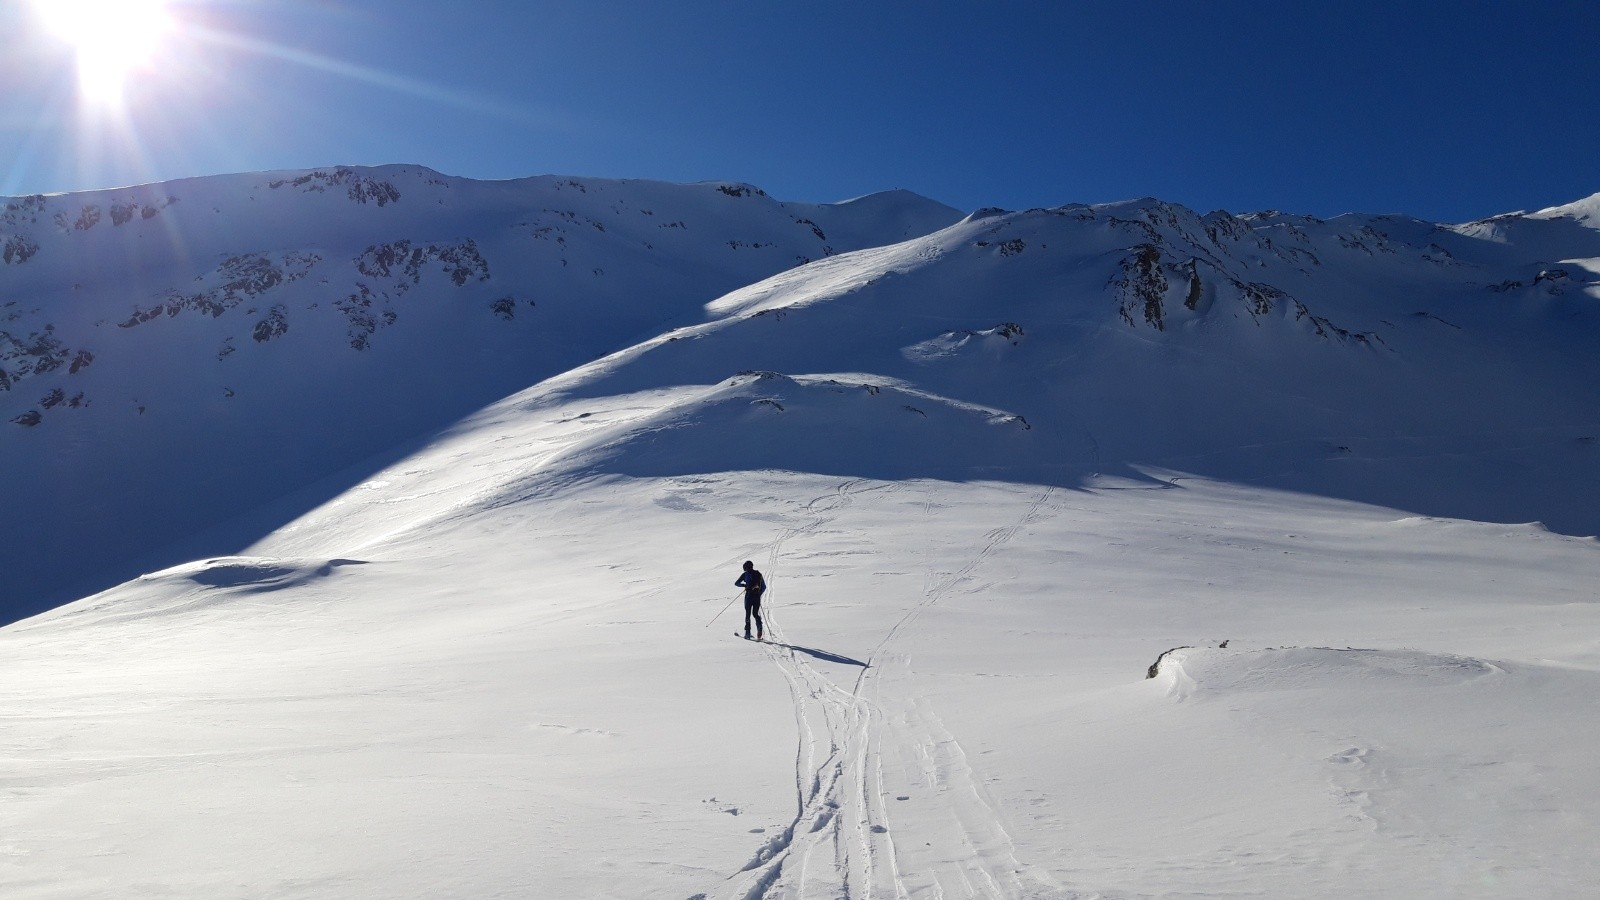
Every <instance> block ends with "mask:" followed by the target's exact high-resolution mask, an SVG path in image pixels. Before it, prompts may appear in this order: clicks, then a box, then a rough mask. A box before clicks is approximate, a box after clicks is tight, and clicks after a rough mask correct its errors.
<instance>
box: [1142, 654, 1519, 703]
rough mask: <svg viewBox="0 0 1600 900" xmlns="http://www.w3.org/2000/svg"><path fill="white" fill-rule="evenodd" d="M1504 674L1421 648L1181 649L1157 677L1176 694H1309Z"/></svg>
mask: <svg viewBox="0 0 1600 900" xmlns="http://www.w3.org/2000/svg"><path fill="white" fill-rule="evenodd" d="M1501 671H1502V670H1501V669H1500V668H1499V667H1497V666H1495V665H1492V664H1490V663H1487V662H1484V661H1482V660H1478V659H1471V658H1468V657H1462V656H1454V655H1450V654H1436V653H1424V652H1421V651H1416V650H1360V649H1353V648H1352V649H1344V650H1338V649H1333V648H1325V647H1285V648H1278V649H1267V650H1202V649H1193V648H1187V649H1181V650H1175V651H1173V652H1171V653H1170V654H1168V655H1167V656H1166V658H1165V659H1164V660H1163V661H1162V663H1161V664H1160V665H1159V670H1158V672H1157V677H1166V678H1168V679H1170V681H1171V685H1172V690H1173V693H1174V695H1175V696H1179V697H1189V696H1195V695H1202V694H1240V693H1268V692H1282V691H1307V690H1329V689H1333V690H1345V689H1352V688H1359V689H1360V690H1362V691H1374V690H1378V691H1392V690H1415V689H1419V688H1435V687H1449V686H1454V685H1459V684H1463V683H1465V682H1469V681H1474V680H1476V679H1479V678H1483V677H1485V676H1488V675H1493V674H1496V673H1499V672H1501Z"/></svg>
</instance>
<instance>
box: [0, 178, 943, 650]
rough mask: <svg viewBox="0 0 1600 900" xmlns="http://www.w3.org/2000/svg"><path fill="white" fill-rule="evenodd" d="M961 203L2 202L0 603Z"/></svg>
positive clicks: (239, 188) (501, 193) (261, 498)
mask: <svg viewBox="0 0 1600 900" xmlns="http://www.w3.org/2000/svg"><path fill="white" fill-rule="evenodd" d="M958 218H960V214H959V213H957V212H956V211H955V210H952V209H949V208H947V207H944V206H941V205H939V204H937V203H934V202H932V201H928V200H924V199H922V198H920V197H917V196H915V195H912V194H909V193H905V192H889V193H884V194H877V195H873V196H870V197H864V198H861V199H858V200H854V201H849V202H845V203H839V204H832V205H824V206H817V205H806V204H793V203H789V204H785V203H779V202H777V201H775V200H773V199H772V198H770V197H768V196H767V195H766V194H765V193H763V192H762V191H760V190H759V189H757V188H754V187H750V186H748V185H740V184H701V185H671V184H661V183H649V182H638V181H633V182H628V181H605V180H600V179H576V178H555V177H548V178H532V179H527V180H523V181H512V182H476V181H471V180H467V179H460V178H448V177H445V176H443V175H439V174H438V173H435V172H432V171H429V170H427V169H421V168H417V167H404V166H391V167H384V168H378V169H350V168H338V169H330V170H321V171H312V172H279V173H264V174H258V175H239V176H230V177H219V178H202V179H194V180H190V181H181V182H175V183H171V184H160V185H151V186H147V187H140V188H131V189H127V190H120V191H104V192H96V193H89V194H74V195H66V196H54V197H25V198H18V199H13V200H9V201H5V202H4V203H3V213H0V245H3V246H4V248H5V249H4V256H3V259H4V262H5V265H3V266H0V291H3V294H0V404H3V407H0V424H4V425H5V430H6V432H7V434H6V439H5V441H4V442H3V444H0V470H3V471H4V472H5V473H7V474H6V475H5V476H0V477H4V479H5V481H4V489H5V491H6V496H7V497H8V498H9V499H10V503H9V504H8V505H9V506H10V507H11V509H12V515H13V517H14V518H13V521H16V522H17V525H18V527H19V529H21V530H22V533H23V534H25V535H26V537H25V538H24V539H22V540H18V541H12V542H9V545H8V547H7V549H6V551H5V556H4V558H3V559H0V568H3V569H4V571H6V572H7V573H9V580H10V587H9V588H8V591H7V597H6V599H5V601H4V602H0V615H4V614H9V615H4V618H5V619H10V618H14V617H15V615H16V614H18V613H31V612H37V611H39V610H41V609H44V608H46V607H48V606H49V605H53V604H54V603H57V602H63V601H65V600H69V599H72V598H74V597H76V596H80V595H81V594H83V593H87V592H89V591H91V590H94V589H99V588H102V587H105V586H108V585H110V584H114V583H116V582H119V581H122V580H124V579H126V578H128V577H132V576H133V575H136V574H138V573H139V572H140V571H145V570H146V569H147V568H149V567H152V566H154V567H160V566H162V565H166V564H170V563H172V562H176V561H178V560H179V559H180V558H182V555H183V554H182V551H170V552H167V553H166V555H164V556H161V555H158V556H155V557H152V556H150V554H151V553H158V554H159V553H160V552H161V550H162V548H163V547H165V546H166V545H169V544H171V543H172V542H174V541H177V540H179V539H181V538H184V537H186V536H188V535H190V534H193V533H195V532H197V531H199V530H201V529H203V528H204V527H206V526H209V525H214V524H216V523H217V522H219V521H222V520H225V519H227V518H230V517H232V516H235V515H238V514H240V513H243V512H247V511H250V510H252V509H255V508H257V507H259V506H261V505H263V504H265V503H268V502H270V501H272V500H274V499H276V498H279V497H282V496H284V495H285V494H289V493H292V492H293V491H295V490H297V489H300V488H303V487H305V486H307V485H310V484H313V483H315V482H317V481H318V480H319V479H321V478H324V477H327V476H329V475H331V474H332V473H334V472H338V471H340V470H342V469H345V468H346V467H349V466H352V465H358V464H360V463H362V461H363V460H367V459H368V458H370V457H373V456H374V455H378V454H383V453H384V452H386V451H389V450H390V449H391V448H393V447H394V446H396V445H397V444H398V443H400V442H401V441H402V440H404V439H407V438H410V437H413V436H416V435H419V434H424V433H427V432H430V431H432V430H434V429H437V428H441V427H444V426H446V425H448V424H449V423H450V422H452V421H454V420H455V419H456V418H459V417H460V416H463V415H466V414H467V413H470V412H472V411H474V410H476V409H478V408H480V407H482V406H483V405H484V404H486V403H489V402H491V401H493V400H496V399H499V398H501V397H504V396H506V395H507V394H510V393H512V392H513V391H516V390H519V389H521V388H524V387H526V386H528V385H530V384H533V383H535V382H537V381H539V380H541V379H543V378H546V377H549V376H552V375H556V374H559V373H561V372H563V371H565V370H567V369H570V368H572V367H573V366H576V365H580V364H582V363H585V362H588V361H589V360H592V359H594V358H595V357H597V356H600V355H603V354H605V353H609V352H611V351H613V350H617V349H620V348H622V347H625V346H627V345H629V344H631V343H633V342H634V341H636V340H639V339H642V338H646V337H650V336H653V335H655V334H657V333H659V332H660V331H662V330H663V329H665V328H667V327H670V325H671V324H672V323H674V322H682V321H693V322H698V321H699V320H700V318H701V316H700V310H701V307H703V306H704V305H705V304H706V303H707V302H709V301H711V300H713V299H715V298H716V297H718V296H720V295H721V294H723V293H725V292H727V291H730V290H734V289H736V288H738V287H742V286H744V285H746V284H749V283H751V282H753V281H758V280H760V279H762V278H765V277H767V276H769V275H772V274H774V273H777V272H780V271H783V270H785V269H790V268H793V267H795V266H797V265H800V264H802V263H805V262H808V261H810V260H812V259H821V258H824V257H827V256H830V255H832V254H835V253H840V252H844V251H848V250H855V249H860V248H863V247H869V246H877V245H881V244H885V243H890V242H896V241H900V240H904V239H905V238H907V237H912V236H916V235H921V234H924V233H926V232H928V231H931V230H934V229H937V228H940V227H943V226H945V225H948V224H950V223H951V222H954V221H955V220H956V219H958ZM345 486H347V485H345ZM334 489H338V488H337V487H335V488H331V489H330V490H334ZM174 553H176V554H177V555H173V554H174Z"/></svg>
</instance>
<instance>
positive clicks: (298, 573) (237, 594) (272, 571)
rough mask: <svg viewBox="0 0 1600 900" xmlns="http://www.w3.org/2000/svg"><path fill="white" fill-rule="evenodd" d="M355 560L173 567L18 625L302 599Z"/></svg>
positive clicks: (223, 561)
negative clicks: (277, 597)
mask: <svg viewBox="0 0 1600 900" xmlns="http://www.w3.org/2000/svg"><path fill="white" fill-rule="evenodd" d="M365 564H366V563H365V562H364V561H363V560H356V559H303V558H275V557H249V556H228V557H219V558H216V559H206V560H200V561H197V562H192V563H185V564H184V565H180V566H174V567H172V568H170V569H164V570H162V571H160V572H152V573H150V574H148V575H143V576H140V577H139V578H137V579H135V580H133V581H130V582H128V583H126V584H123V585H119V586H118V587H115V588H112V589H110V590H108V591H103V592H101V593H99V594H96V595H95V596H93V597H89V598H87V599H85V600H83V601H81V602H78V603H74V604H71V605H68V606H64V607H61V608H59V609H57V610H54V611H52V612H49V613H46V614H44V615H42V616H39V617H37V618H35V619H32V620H30V621H29V623H27V624H25V625H23V626H21V627H27V626H28V625H31V624H35V623H44V622H67V621H71V622H73V623H74V624H79V625H85V624H91V623H92V624H108V623H112V622H127V621H131V620H136V619H150V618H157V617H167V616H178V615H193V614H197V613H201V612H203V611H204V610H206V609H207V608H210V607H227V606H229V605H231V602H232V601H237V600H244V599H247V598H255V599H256V600H258V601H259V599H260V597H259V595H263V594H278V593H282V594H283V596H285V597H287V598H293V599H296V600H299V599H303V598H304V595H300V594H295V593H294V592H293V589H295V588H302V587H306V586H308V585H310V584H312V583H314V582H318V581H322V580H325V579H329V578H332V577H335V576H336V574H337V573H338V571H339V570H340V569H342V568H345V567H347V566H359V565H365Z"/></svg>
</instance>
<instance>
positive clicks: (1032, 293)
mask: <svg viewBox="0 0 1600 900" xmlns="http://www.w3.org/2000/svg"><path fill="white" fill-rule="evenodd" d="M291 183H292V180H291ZM711 190H715V189H714V188H712V189H711ZM718 197H721V198H724V199H728V200H730V201H731V200H752V199H760V198H759V197H752V196H749V195H744V196H739V197H734V196H731V195H729V194H727V193H723V192H720V191H718V192H717V197H711V198H710V199H712V200H717V199H718ZM718 202H720V200H718ZM888 202H891V203H894V204H904V203H907V202H909V201H908V200H907V199H906V198H890V199H889V201H888ZM1583 208H1585V207H1583V204H1581V203H1580V204H1575V205H1574V206H1573V207H1572V208H1570V209H1569V208H1558V209H1556V210H1546V211H1542V212H1540V213H1535V214H1531V215H1515V216H1507V217H1497V218H1496V219H1491V220H1485V221H1484V222H1480V223H1472V224H1469V225H1464V226H1448V227H1446V226H1436V225H1430V224H1427V223H1420V222H1415V221H1412V220H1402V219H1394V218H1386V217H1362V216H1350V217H1342V218H1340V219H1335V220H1331V221H1327V222H1322V221H1316V220H1310V219H1305V218H1302V217H1293V216H1285V215H1281V214H1275V213H1270V214H1258V215H1253V216H1247V217H1232V216H1227V215H1226V214H1211V215H1208V216H1197V215H1195V214H1194V213H1192V212H1189V211H1187V210H1183V209H1182V208H1180V207H1174V206H1170V205H1168V204H1162V203H1159V202H1157V201H1138V202H1131V203H1127V204H1117V205H1111V206H1102V207H1082V206H1072V207H1063V208H1061V209H1057V210H1040V211H1032V212H1026V213H1015V214H1002V213H998V212H983V213H979V214H975V215H974V216H972V217H969V219H967V220H966V221H963V222H960V223H957V224H955V225H953V226H951V227H949V228H945V229H943V230H931V229H930V232H929V233H926V234H923V235H921V236H916V237H913V238H912V239H911V240H909V241H907V242H902V243H890V244H885V245H882V246H873V247H867V246H864V247H863V249H862V250H861V251H859V252H856V253H849V254H840V255H835V256H829V257H826V258H822V257H819V258H817V259H816V260H815V261H813V262H811V263H810V264H808V265H804V266H801V267H799V268H793V269H790V270H787V271H783V272H780V273H778V274H775V275H773V276H772V277H770V278H767V279H766V280H763V281H759V282H755V283H752V284H748V285H747V286H743V287H738V288H737V289H734V290H732V292H731V293H727V294H726V295H724V296H722V297H721V298H720V299H716V300H714V301H713V302H710V303H709V304H708V305H706V306H705V307H704V309H703V310H700V311H699V312H698V313H697V314H691V313H690V312H688V311H685V312H682V313H680V315H679V318H678V319H677V320H676V321H675V322H673V323H671V324H670V326H669V327H667V328H665V329H664V330H661V331H659V333H653V334H649V335H647V336H645V337H643V338H642V339H640V340H637V341H633V340H628V339H623V338H620V337H617V335H620V334H621V330H620V329H621V326H619V330H617V331H615V332H613V331H611V330H609V329H603V324H604V323H603V319H604V317H603V316H602V317H598V318H596V319H594V320H593V321H592V323H591V327H593V328H596V329H602V330H604V336H607V337H605V339H602V336H596V337H595V339H594V342H593V344H592V345H589V346H590V349H591V350H593V351H594V352H593V355H592V356H591V357H590V358H588V359H586V360H581V361H579V364H576V365H575V366H571V367H567V368H566V369H565V370H562V371H559V373H557V372H552V373H550V377H547V378H545V379H544V380H542V381H539V383H537V384H533V385H532V386H531V387H529V388H527V389H526V390H524V391H521V392H519V393H516V394H514V395H511V396H508V397H506V398H505V399H504V400H502V401H500V402H498V403H493V404H489V405H487V406H485V407H484V408H482V409H481V410H480V411H478V412H476V413H474V414H472V415H468V416H465V417H463V418H461V419H460V420H459V421H457V422H456V423H455V424H454V425H452V426H451V427H449V428H447V429H444V430H442V431H439V432H437V433H435V434H433V435H431V436H429V437H426V438H422V439H418V440H415V441H413V442H411V443H408V444H403V445H399V446H396V447H394V448H393V449H390V450H389V452H388V453H387V454H386V456H385V457H382V458H378V459H374V460H370V461H368V462H365V463H362V464H359V465H356V466H354V467H352V468H350V469H347V470H344V471H342V472H336V473H333V474H331V475H329V476H328V477H327V478H326V479H325V480H324V481H322V482H320V483H316V484H313V485H311V486H309V487H308V488H306V489H305V490H304V491H303V492H302V493H299V494H294V495H288V496H283V497H279V498H278V499H277V501H276V504H275V505H272V506H268V507H265V508H263V509H261V510H260V511H258V512H256V513H253V514H248V515H244V516H242V517H240V518H239V519H237V520H235V521H234V522H232V523H231V524H228V525H226V526H224V527H222V528H220V529H218V530H217V531H214V532H213V533H212V535H211V537H209V538H207V540H208V541H210V542H211V543H212V544H213V545H216V544H224V545H226V544H227V543H228V541H230V540H231V541H232V542H233V543H232V544H231V545H230V546H229V547H228V549H229V552H230V553H232V554H233V555H230V556H224V557H215V558H197V559H195V560H194V561H192V562H186V563H184V564H182V565H178V566H176V567H174V568H168V569H165V570H163V571H159V572H155V573H152V574H149V575H145V576H144V577H142V578H138V579H136V580H133V581H130V582H128V583H126V584H123V585H120V586H118V587H115V588H112V589H110V590H108V591H105V592H103V593H100V594H97V595H95V596H93V597H89V598H86V599H84V600H81V601H79V602H77V603H72V604H69V605H67V606H64V607H62V608H60V609H57V610H55V611H53V612H50V613H47V614H45V615H42V616H38V617H35V618H32V619H29V620H26V621H24V622H21V623H18V624H15V625H12V626H10V627H8V628H6V629H4V630H0V716H4V719H5V721H6V723H7V728H6V731H5V737H4V741H5V743H4V745H3V746H4V754H5V755H4V758H5V760H6V764H7V765H6V773H5V776H4V781H0V787H3V788H4V789H5V790H6V791H7V792H8V797H7V802H6V803H5V804H4V805H3V806H0V835H3V836H4V837H0V889H3V890H4V893H5V894H6V895H7V896H20V897H69V896H70V897H77V896H85V895H89V896H95V895H99V896H128V895H130V894H139V893H145V894H151V895H159V896H194V897H217V896H241V897H242V896H250V897H303V896H317V897H333V896H338V897H352V896H370V897H425V896H426V897H435V896H624V897H694V896H705V897H708V898H713V897H714V898H732V897H837V896H849V897H936V896H946V897H968V896H972V897H1073V896H1082V897H1095V896H1104V897H1131V896H1152V895H1162V896H1218V895H1221V896H1269V897H1285V896H1289V897H1294V896H1303V897H1322V896H1330V895H1356V896H1404V897H1460V896H1573V897H1577V896H1584V895H1586V893H1587V892H1588V891H1589V890H1590V888H1589V885H1591V884H1593V883H1594V882H1595V881H1596V878H1597V876H1600V871H1597V869H1600V863H1597V862H1596V861H1595V860H1594V858H1593V854H1592V852H1591V850H1592V847H1593V845H1594V843H1595V839H1596V837H1597V835H1600V787H1597V786H1596V782H1595V780H1594V779H1593V777H1592V768H1593V766H1592V760H1591V759H1590V756H1591V754H1590V753H1589V749H1590V748H1591V747H1592V746H1593V745H1594V742H1595V741H1596V739H1597V738H1600V724H1597V723H1600V717H1597V716H1596V715H1595V714H1596V712H1597V710H1596V705H1597V704H1600V701H1597V700H1596V699H1595V697H1596V696H1597V695H1596V691H1595V688H1596V687H1597V686H1600V685H1597V684H1596V680H1597V678H1600V674H1597V672H1600V639H1597V638H1596V637H1595V635H1596V634H1600V631H1597V630H1596V626H1597V625H1600V600H1597V597H1596V595H1595V589H1594V585H1595V584H1596V583H1600V582H1597V580H1596V579H1597V576H1600V545H1597V543H1596V541H1595V540H1594V539H1593V538H1592V537H1588V536H1587V535H1590V534H1592V533H1593V532H1594V530H1595V527H1594V526H1595V524H1596V518H1595V516H1596V513H1595V509H1596V506H1595V503H1594V500H1595V488H1594V487H1593V481H1594V479H1593V477H1592V476H1593V474H1594V470H1595V463H1596V459H1597V457H1596V453H1597V452H1600V451H1597V448H1596V447H1595V443H1596V440H1595V439H1596V437H1597V436H1600V415H1597V412H1600V411H1597V408H1596V407H1597V405H1600V401H1597V400H1596V395H1595V392H1593V391H1592V390H1589V388H1588V386H1589V385H1592V384H1593V383H1594V376H1595V375H1596V374H1600V373H1597V372H1596V371H1595V369H1596V367H1597V363H1596V360H1595V358H1594V354H1593V353H1592V348H1593V345H1594V343H1593V341H1594V337H1595V314H1596V312H1595V303H1596V302H1597V300H1600V298H1597V297H1596V296H1595V294H1596V288H1595V287H1594V285H1593V282H1594V280H1595V277H1596V275H1595V273H1596V272H1597V271H1600V266H1596V265H1594V264H1593V260H1594V259H1595V258H1600V240H1597V234H1600V233H1597V232H1595V231H1594V230H1593V228H1592V226H1591V225H1590V224H1589V222H1588V221H1587V220H1586V219H1584V218H1583V216H1582V214H1581V213H1582V209H1583ZM793 224H794V223H793V222H791V225H793ZM1552 248H1554V249H1552ZM685 302H686V303H687V302H688V301H687V300H686V301H685ZM691 305H692V304H691ZM517 315H519V316H520V315H521V312H518V313H517ZM182 319H183V317H182V316H181V315H180V316H177V317H174V321H181V320H182ZM226 320H228V314H227V311H225V312H224V314H223V315H220V316H217V317H216V321H217V322H223V321H226ZM402 321H403V319H402ZM441 321H443V320H441ZM150 324H151V325H154V324H155V322H154V321H152V322H151V323H150ZM638 324H642V323H633V324H629V325H627V326H626V327H629V328H633V327H635V325H638ZM143 327H144V326H143V325H140V326H139V328H143ZM293 327H294V326H293V325H291V331H290V332H289V333H291V334H292V333H294V332H293V330H292V329H293ZM396 327H398V326H396ZM441 327H443V326H442V325H441ZM137 330H138V329H134V331H135V332H137ZM641 330H647V329H641ZM384 334H385V332H383V331H381V330H375V331H374V332H373V335H374V337H373V341H374V342H376V341H377V340H378V339H379V338H381V337H383V335H384ZM264 345H265V346H268V347H270V346H272V342H271V341H268V342H264ZM613 350H614V351H615V352H611V351H613ZM98 358H99V357H98V356H97V362H96V365H98ZM358 358H361V359H366V358H369V357H366V356H361V357H358ZM222 362H226V360H223V361H222ZM264 371H270V370H264ZM63 377H64V376H63ZM263 377H265V376H263ZM530 380H531V379H530ZM22 383H23V384H26V382H22ZM29 390H30V391H31V390H32V389H31V388H30V389H29ZM15 392H16V389H14V390H13V393H15ZM66 412H69V413H70V412H72V410H70V409H69V410H67V411H66ZM56 418H57V417H51V418H49V419H46V420H44V421H43V422H41V423H40V424H38V425H37V426H35V427H31V428H27V429H26V430H25V431H23V432H22V433H23V434H25V435H29V436H30V437H29V439H32V437H33V436H38V435H50V434H51V432H50V431H48V430H47V429H49V428H51V427H53V424H54V422H55V421H56ZM17 427H19V428H22V427H25V426H17ZM341 433H342V432H341V431H340V430H339V429H337V428H333V427H332V426H331V425H329V424H328V423H327V422H326V421H323V422H322V424H320V425H319V426H318V428H317V429H316V430H315V431H314V433H313V434H312V435H310V436H311V437H316V436H317V435H321V436H322V438H321V439H329V438H331V437H334V436H338V435H340V434H341ZM7 443H8V444H9V443H11V441H10V439H9V438H8V442H7ZM208 446H220V445H218V444H208ZM350 485H353V487H351V486H350ZM279 486H280V487H281V486H282V484H280V485H279ZM347 487H348V489H347ZM187 491H188V488H187V487H186V489H185V496H191V497H192V496H193V495H192V494H189V493H187ZM1535 519H1538V520H1541V521H1542V522H1543V524H1539V523H1536V522H1533V521H1532V520H1535ZM1508 523H1509V524H1508ZM744 559H750V560H754V561H755V562H756V563H757V565H758V566H759V567H761V568H762V569H763V570H764V571H765V572H766V574H767V576H768V580H769V582H770V583H771V585H772V590H771V592H770V594H769V596H768V604H767V605H768V617H769V622H768V631H769V638H770V639H771V640H770V642H769V643H767V644H764V645H762V644H749V643H746V642H744V641H742V640H738V639H737V638H734V637H732V636H731V635H730V632H732V631H734V630H736V629H737V628H739V627H740V625H741V624H742V623H740V622H739V621H738V620H737V618H736V616H737V615H738V612H739V611H738V609H737V608H735V609H730V610H727V611H726V612H719V611H720V610H723V609H724V607H725V606H727V605H728V604H729V601H731V600H734V599H735V596H734V595H735V590H734V589H733V588H732V581H733V579H734V577H735V576H736V575H737V574H738V571H739V562H740V561H742V560H744ZM1224 642H1226V646H1223V644H1224ZM1178 647H1183V648H1184V649H1177V650H1174V651H1173V652H1171V653H1167V654H1166V655H1165V656H1162V657H1161V659H1160V662H1159V664H1156V663H1157V657H1158V655H1160V654H1162V652H1163V651H1167V650H1169V649H1171V648H1178ZM1147 675H1149V676H1151V677H1146V676H1147Z"/></svg>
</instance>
